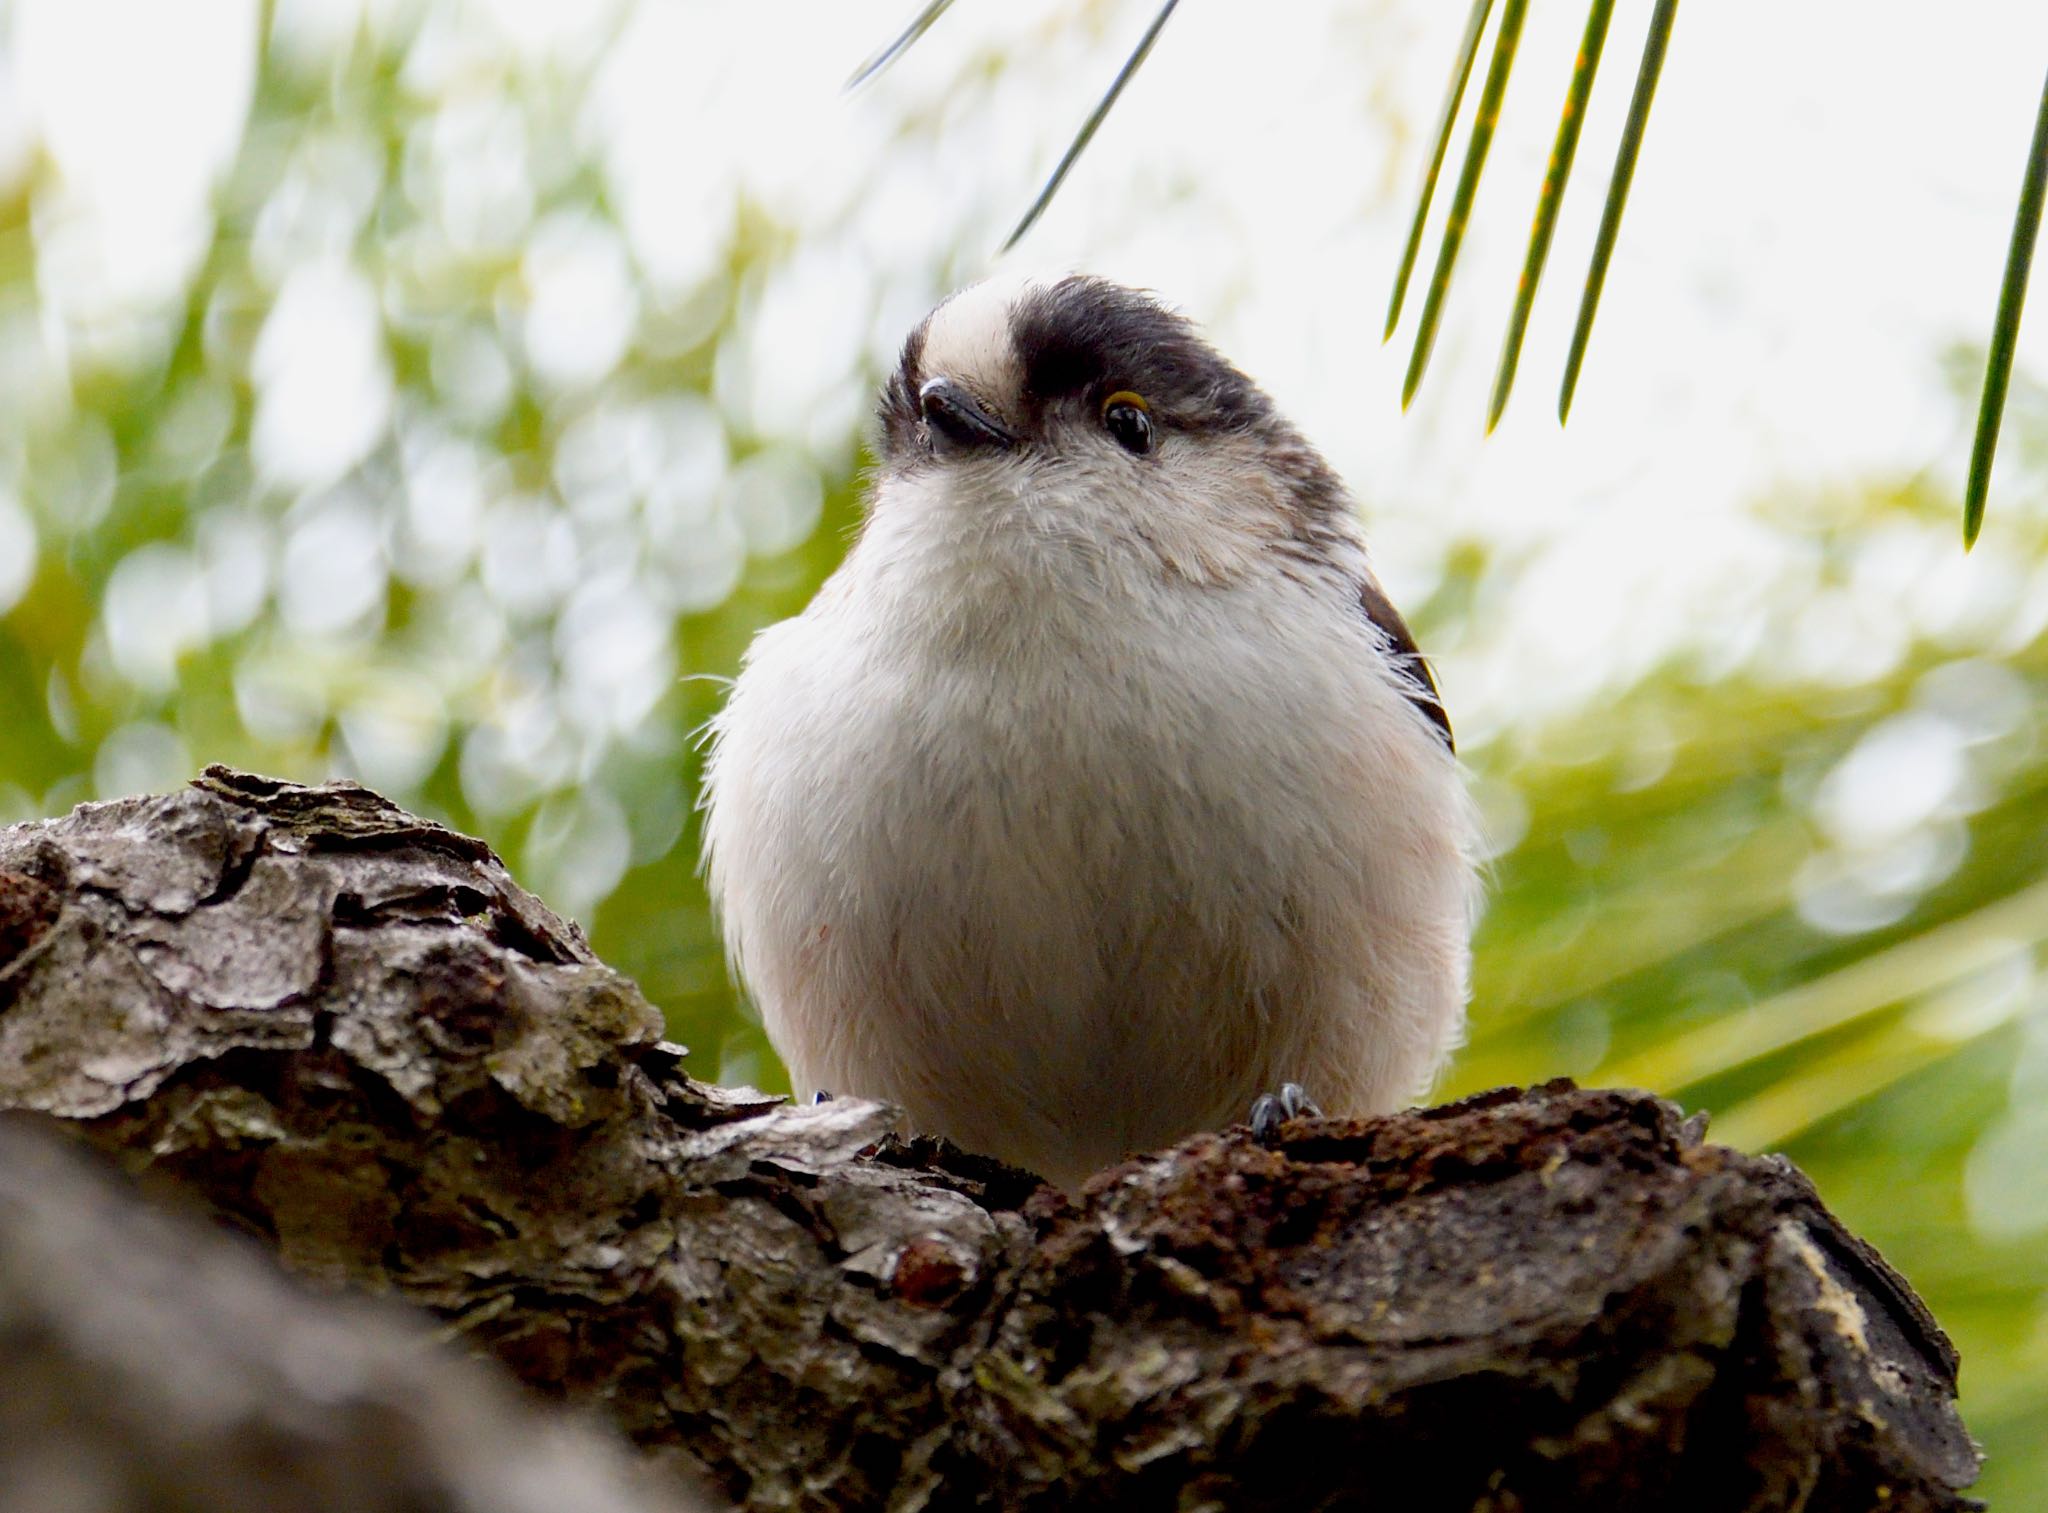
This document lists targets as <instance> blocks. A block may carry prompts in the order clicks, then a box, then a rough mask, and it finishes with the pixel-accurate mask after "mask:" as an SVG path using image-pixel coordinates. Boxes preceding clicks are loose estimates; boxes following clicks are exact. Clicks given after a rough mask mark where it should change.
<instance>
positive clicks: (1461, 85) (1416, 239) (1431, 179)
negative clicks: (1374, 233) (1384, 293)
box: [1380, 0, 1493, 341]
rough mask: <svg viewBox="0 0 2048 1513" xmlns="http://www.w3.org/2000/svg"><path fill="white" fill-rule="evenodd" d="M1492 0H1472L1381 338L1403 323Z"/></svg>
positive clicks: (1392, 332)
mask: <svg viewBox="0 0 2048 1513" xmlns="http://www.w3.org/2000/svg"><path fill="white" fill-rule="evenodd" d="M1492 10H1493V0H1472V14H1471V16H1470V18H1469V19H1468V20H1467V21H1466V22H1465V40H1464V41H1463V42H1461V43H1460V44H1459V45H1458V64H1457V67H1456V68H1454V69H1452V70H1451V87H1450V89H1449V90H1448V91H1447V92H1446V93H1445V95H1444V110H1443V116H1442V118H1441V119H1440V120H1438V122H1437V125H1436V146H1435V148H1434V149H1433V150H1432V151H1431V152H1430V155H1429V172H1428V173H1426V174H1424V175H1423V178H1422V195H1421V198H1420V199H1418V200H1417V201H1416V204H1415V223H1414V224H1413V225H1412V226H1410V227H1409V228H1408V245H1407V246H1406V247H1405V248H1404V249H1402V252H1401V268H1400V271H1399V272H1398V273H1396V274H1395V275H1394V297H1393V299H1392V300H1391V301H1390V302H1389V303H1388V305H1387V330H1386V334H1385V335H1384V336H1382V337H1381V338H1380V340H1381V341H1386V340H1388V339H1390V338H1391V337H1392V336H1393V334H1394V327H1396V326H1398V325H1399V324H1401V302H1402V300H1404V299H1406V298H1407V297H1408V277H1409V275H1410V274H1412V273H1413V272H1414V271H1415V255H1416V253H1418V252H1420V251H1421V250H1422V228H1423V225H1424V224H1425V223H1426V222H1427V221H1428V220H1429V204H1430V201H1431V200H1433V199H1434V198H1435V197H1436V180H1437V175H1438V174H1440V173H1441V172H1442V171H1443V166H1444V153H1445V152H1446V151H1447V150H1448V149H1449V147H1450V145H1451V127H1452V126H1453V125H1454V124H1455V123H1456V122H1457V119H1458V106H1459V104H1460V103H1461V102H1462V101H1463V100H1464V98H1465V85H1466V83H1467V82H1468V81H1469V80H1470V79H1471V77H1472V60H1473V59H1474V58H1476V57H1478V56H1479V37H1480V34H1481V33H1482V32H1484V31H1485V30H1486V18H1487V16H1488V15H1489V14H1490V13H1491V12H1492Z"/></svg>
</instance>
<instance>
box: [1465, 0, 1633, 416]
mask: <svg viewBox="0 0 2048 1513" xmlns="http://www.w3.org/2000/svg"><path fill="white" fill-rule="evenodd" d="M1613 15H1614V0H1593V4H1592V6H1591V7H1590V8H1589V9H1588V10H1587V12H1586V33H1585V35H1584V37H1582V38H1581V39H1580V41H1579V55H1578V61H1577V62H1575V63H1574V64H1573V65H1572V82H1571V86H1570V88H1568V89H1567V90H1566V91H1565V97H1564V114H1563V115H1561V116H1560V117H1559V118H1558V122H1557V138H1556V140H1555V141H1554V142H1552V144H1551V147H1550V163H1549V165H1548V166H1547V167H1546V168H1545V169H1544V171H1543V188H1542V191H1541V192H1540V193H1539V194H1538V195H1537V197H1536V220H1535V224H1534V225H1533V226H1531V227H1530V230H1529V252H1528V255H1527V256H1526V257H1525V258H1523V260H1522V276H1521V278H1520V279H1519V280H1518V281H1517V282H1516V284H1515V308H1514V311H1513V313H1512V314H1511V315H1510V316H1509V317H1508V334H1507V340H1506V341H1505V342H1503V343H1502V344H1501V350H1500V366H1499V368H1498V369H1497V370H1496V371H1495V372H1494V375H1493V399H1492V402H1491V403H1490V404H1489V405H1488V406H1487V411H1486V429H1487V430H1488V432H1491V431H1492V430H1493V428H1494V427H1495V426H1497V425H1499V424H1500V416H1501V411H1503V410H1505V409H1506V408H1507V404H1508V394H1509V392H1510V391H1511V390H1512V389H1513V388H1514V386H1515V369H1516V367H1517V366H1518V365H1519V364H1520V363H1521V360H1522V338H1523V337H1524V336H1525V335H1526V334H1527V332H1528V329H1529V312H1530V310H1531V309H1533V308H1534V307H1535V304H1536V285H1537V284H1538V283H1539V282H1541V280H1542V278H1543V264H1544V262H1545V260H1546V259H1548V258H1549V256H1550V239H1551V237H1552V236H1553V235H1554V234H1555V233H1556V231H1557V215H1558V211H1559V209H1560V208H1561V207H1562V206H1563V204H1564V189H1565V185H1566V184H1567V183H1568V182H1569V181H1570V179H1571V175H1572V159H1573V158H1574V157H1575V156H1576V155H1577V153H1578V150H1579V133H1580V131H1581V130H1582V129H1583V128H1584V126H1585V124H1586V101H1587V100H1588V99H1590V98H1591V97H1592V94H1593V76H1594V75H1595V74H1597V73H1598V72H1599V71H1600V52H1601V49H1602V48H1604V47H1605V46H1606V45H1607V23H1608V22H1609V20H1611V19H1612V18H1613Z"/></svg>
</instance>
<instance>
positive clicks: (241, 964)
mask: <svg viewBox="0 0 2048 1513" xmlns="http://www.w3.org/2000/svg"><path fill="white" fill-rule="evenodd" d="M682 1055H683V1053H682V1051H681V1050H680V1049H679V1048H677V1047H675V1046H671V1045H666V1044H664V1043H663V1042H662V1041H661V1039H660V1021H659V1017H658V1016H657V1015H656V1014H655V1012H654V1011H653V1010H652V1009H651V1008H650V1007H649V1006H648V1005H647V1004H646V1002H645V1001H644V1000H643V999H642V998H641V996H640V994H639V993H638V992H637V991H636V990H635V988H634V987H633V985H632V984H631V983H630V982H629V981H627V980H626V979H625V978H623V977H621V976H619V975H618V974H617V973H615V972H613V971H611V970H610V969H608V968H606V967H605V966H604V965H603V964H602V963H600V962H599V961H598V960H597V959H596V958H595V957H594V956H593V955H592V954H591V952H590V950H589V948H588V946H587V945H586V944H585V942H584V940H583V938H582V936H581V934H580V933H579V932H578V931H577V929H576V928H575V926H574V925H572V924H569V923H566V922H565V921H563V920H561V919H559V918H558V917H556V916H555V915H553V914H552V913H550V912H549V911H548V910H547V909H546V908H545V907H544V906H542V905H541V904H540V903H539V902H538V901H537V900H535V899H534V898H532V897H531V896H530V895H528V894H526V893H523V892H521V891H520V890H519V889H518V888H517V887H516V886H515V885H514V884H513V883H512V881H511V880H510V878H509V877H508V876H507V874H506V872H505V870H504V868H503V867H502V866H501V865H500V864H499V862H498V861H497V859H496V858H495V857H494V856H492V855H491V853H490V851H489V850H488V849H487V848H485V847H484V846H483V845H482V844H481V843H480V842H477V841H475V840H471V839H469V838H467V837H464V836H461V835H458V834H456V833H454V832H452V831H449V830H446V829H444V828H442V827H440V826H437V825H434V824H431V823H428V822H426V821H423V820H420V819H416V818H414V817H412V816H410V815H408V814H405V813H404V812H402V811H400V810H398V809H397V808H395V807H394V806H392V805H391V804H389V803H388V802H386V801H385V800H383V799H381V798H379V797H378V796H377V795H375V794H373V793H371V792H369V791H367V790H365V789H362V788H359V787H354V786H350V785H346V784H337V785H332V786H328V787H322V788H303V787H296V786H292V785H288V784H283V783H278V782H273V781H270V780H267V779H262V778H256V777H251V776H247V775H243V774H239V773H234V772H229V771H226V770H223V769H219V768H215V769H210V770H209V771H208V773H207V774H206V775H205V776H204V777H203V778H202V779H200V780H199V781H198V782H197V783H196V784H194V785H193V786H192V787H191V788H189V789H187V790H185V791H183V792H180V793H177V794H173V795H170V796H167V797H162V798H146V799H131V800H124V801H121V802H118V803H112V804H99V805H88V806H86V807H84V808H81V809H80V810H78V811H76V812H75V813H74V814H72V815H71V816H69V817H68V818H65V819H62V820H56V821H50V822H45V823H38V824H33V825H25V826H18V827H15V828H13V829H11V830H8V831H4V832H0V1105H6V1106H16V1107H22V1108H28V1109H35V1110H40V1111H42V1112H43V1113H45V1114H48V1115H54V1116H56V1117H58V1118H59V1119H62V1120H67V1121H71V1122H72V1123H73V1125H74V1126H75V1128H76V1129H77V1131H78V1132H80V1133H81V1134H82V1135H83V1137H84V1138H86V1139H87V1140H89V1141H90V1142H91V1143H93V1144H95V1145H97V1146H99V1147H101V1148H103V1149H105V1150H107V1151H109V1152H111V1153H113V1154H114V1156H115V1157H116V1158H117V1159H119V1160H120V1161H121V1162H123V1163H124V1164H125V1165H127V1166H128V1167H129V1168H131V1169H135V1170H143V1169H146V1170H148V1171H150V1172H152V1173H154V1174H157V1175H158V1176H161V1177H168V1178H171V1179H173V1180H174V1181H175V1182H176V1183H178V1184H179V1185H181V1186H182V1187H183V1188H184V1189H186V1190H187V1191H189V1192H190V1193H192V1194H194V1195H196V1196H197V1197H198V1198H199V1199H201V1200H202V1201H203V1202H204V1204H205V1205H206V1206H207V1207H209V1208H210V1209H211V1210H212V1211H213V1212H214V1213H215V1214H217V1215H219V1216H220V1217H222V1218H224V1219H225V1220H227V1221H228V1222H230V1223H232V1224H234V1225H236V1226H238V1227H240V1228H241V1229H244V1230H246V1231H248V1232H250V1233H252V1234H254V1235H256V1236H258V1237H259V1238H260V1239H261V1240H263V1241H264V1242H265V1243H266V1244H268V1245H269V1246H270V1247H271V1248H272V1249H273V1250H274V1252H275V1253H276V1255H277V1256H278V1257H279V1258H280V1259H281V1260H282V1262H283V1263H284V1265H285V1266H286V1267H287V1268H289V1269H290V1270H292V1271H294V1272H297V1273H298V1274H299V1275H300V1276H302V1277H307V1278H312V1279H315V1280H316V1281H318V1282H322V1283H327V1284H333V1285H337V1286H339V1285H343V1284H345V1285H347V1286H350V1287H353V1288H358V1289H365V1290H368V1291H371V1292H375V1293H381V1294H387V1295H393V1296H396V1297H400V1298H404V1299H407V1300H409V1301H411V1302H413V1303H415V1304H418V1305H421V1306H423V1307H425V1308H427V1309H429V1310H431V1311H432V1312H433V1313H434V1314H436V1315H438V1316H439V1317H440V1318H441V1319H443V1320H446V1321H448V1322H449V1323H450V1325H451V1326H452V1327H453V1329H454V1330H455V1331H456V1332H457V1333H459V1334H460V1335H461V1336H462V1337H463V1338H464V1339H466V1340H467V1341H468V1342H469V1343H471V1344H472V1345H474V1346H475V1347H477V1348H478V1349H481V1350H486V1351H488V1352H490V1353H492V1354H494V1355H495V1356H496V1357H497V1358H498V1359H499V1360H501V1361H503V1362H505V1363H506V1364H507V1365H508V1366H510V1368H511V1369H512V1370H513V1371H514V1372H515V1373H516V1374H517V1375H518V1376H519V1377H521V1378H522V1379H523V1380H525V1381H526V1382H527V1383H529V1384H531V1385H532V1386H534V1387H536V1388H540V1389H543V1390H544V1391H547V1392H549V1393H551V1394H555V1395H558V1396H561V1397H565V1398H568V1399H570V1400H572V1401H574V1402H576V1403H579V1404H583V1405H586V1406H588V1407H590V1408H593V1409H595V1410H598V1411H600V1412H602V1413H604V1414H606V1415H608V1416H609V1417H610V1418H611V1419H612V1420H613V1421H615V1422H616V1423H617V1424H619V1425H620V1426H621V1427H622V1428H623V1429H624V1430H625V1431H626V1432H627V1433H628V1434H629V1435H630V1436H631V1437H632V1438H633V1439H634V1440H636V1441H637V1442H638V1443H640V1444H641V1445H642V1446H644V1447H647V1448H648V1449H649V1450H651V1451H654V1452H656V1453H658V1454H664V1455H671V1456H675V1457H677V1458H679V1459H681V1460H683V1461H685V1462H686V1463H688V1464H691V1465H697V1466H701V1467H703V1468H704V1469H705V1470H706V1471H707V1472H708V1474H709V1475H710V1477H711V1479H712V1480H713V1481H714V1482H715V1483H717V1484H719V1485H721V1486H723V1487H724V1488H725V1489H726V1490H727V1491H729V1492H730V1493H731V1494H732V1495H734V1496H736V1497H738V1498H740V1499H742V1500H743V1501H744V1502H745V1504H746V1505H747V1506H748V1507H750V1508H760V1509H783V1508H788V1509H827V1508H832V1509H840V1508H883V1507H887V1508H897V1509H912V1508H980V1507H1004V1508H1052V1507H1060V1508H1093V1507H1100V1508H1127V1509H1146V1508H1161V1509H1164V1508H1177V1509H1197V1508H1215V1509H1262V1508H1274V1509H1282V1508H1284V1509H1288V1510H1290V1513H1301V1510H1305V1509H1317V1508H1368V1507H1379V1508H1387V1507H1396V1508H1401V1509H1403V1510H1424V1509H1438V1508H1442V1509H1461V1510H1462V1509H1480V1510H1493V1513H1508V1510H1517V1509H1552V1508H1571V1509H1574V1510H1584V1509H1588V1508H1659V1509H1680V1510H1683V1509H1701V1510H1705V1509H1714V1510H1722V1509H1757V1510H1762V1509H1802V1510H1805V1513H1823V1510H1845V1513H1846V1510H1851V1509H1855V1510H1863V1509H1868V1508H1872V1507H1877V1506H1880V1505H1882V1506H1884V1507H1886V1508H1890V1509H1901V1510H1905V1509H1954V1508H1963V1507H1968V1506H1971V1504H1970V1503H1969V1502H1968V1500H1967V1499H1965V1498H1964V1497H1963V1496H1962V1495H1961V1493H1960V1489H1961V1488H1963V1487H1965V1486H1966V1485H1967V1484H1968V1483H1969V1481H1970V1480H1971V1479H1972V1477H1973V1476H1974V1475H1975V1472H1976V1466H1977V1456H1976V1452H1975V1449H1974V1447H1973V1446H1972V1444H1971V1443H1970V1440H1969V1438H1968V1436H1967V1434H1966V1433H1965V1431H1964V1429H1963V1426H1962V1424H1961V1422H1960V1420H1959V1418H1958V1417H1957V1414H1956V1411H1955V1406H1954V1389H1955V1367H1956V1361H1955V1355H1954V1352H1953V1350H1952V1349H1951V1347H1950V1345H1949V1342H1948V1340H1947V1339H1946V1337H1945V1336H1944V1335H1943V1334H1942V1332H1941V1330H1940V1328H1939V1327H1938V1326H1937V1325H1936V1323H1935V1321H1934V1320H1933V1319H1932V1318H1931V1317H1930V1316H1929V1315H1928V1313H1927V1311H1926V1309H1925V1308H1924V1307H1923V1306H1922V1305H1921V1304H1920V1302H1919V1300H1918V1299H1917V1298H1915V1297H1914V1295H1913V1294H1912V1292H1911V1291H1910V1289H1909V1288H1908V1287H1907V1286H1906V1285H1905V1283H1904V1282H1903V1281H1902V1280H1901V1279H1900V1278H1899V1277H1898V1276H1897V1275H1896V1274H1895V1273H1894V1272H1892V1271H1891V1270H1890V1268H1888V1267H1887V1266H1886V1265H1885V1264H1884V1262H1883V1261H1882V1260H1881V1259H1880V1258H1879V1257H1878V1256H1877V1255H1876V1254H1875V1253H1874V1252H1872V1251H1871V1250H1870V1249H1869V1248H1868V1247H1867V1246H1865V1245H1863V1244H1862V1243H1861V1242H1860V1241H1858V1240H1857V1239H1856V1238H1855V1237H1853V1236H1852V1235H1850V1234H1848V1233H1847V1232H1846V1231H1844V1230H1843V1229H1842V1227H1841V1226H1840V1225H1839V1224H1838V1223H1837V1222H1836V1221H1835V1220H1834V1218H1833V1217H1832V1216H1831V1215H1830V1214H1829V1213H1828V1212H1827V1210H1826V1209H1825V1208H1824V1207H1823V1206H1822V1204H1821V1203H1820V1201H1819V1199H1818V1198H1817V1197H1816V1196H1815V1194H1814V1192H1813V1190H1812V1188H1811V1187H1810V1186H1809V1185H1808V1184H1807V1182H1806V1181H1805V1179H1804V1178H1803V1177H1801V1176H1800V1174H1799V1173H1798V1172H1796V1171H1795V1170H1793V1169H1792V1168H1791V1167H1790V1166H1788V1165H1786V1164H1785V1163H1783V1162H1781V1161H1775V1160H1768V1159H1758V1158H1754V1157H1748V1156H1743V1155H1740V1154H1737V1153H1735V1152H1733V1151H1729V1150H1726V1149H1723V1148H1720V1147H1717V1146H1713V1145H1709V1144H1705V1143H1703V1142H1702V1140H1701V1132H1700V1128H1699V1126H1698V1124H1697V1123H1696V1122H1689V1121H1687V1120H1685V1119H1683V1118H1682V1117H1681V1116H1680V1114H1679V1112H1678V1111H1677V1110H1676V1109H1674V1108H1673V1107H1672V1106H1671V1105H1669V1104H1667V1103H1664V1102H1662V1101H1660V1100H1658V1099H1655V1098H1652V1097H1650V1096H1648V1095H1645V1094H1640V1093H1630V1092H1615V1091H1583V1090H1578V1089H1575V1088H1572V1087H1570V1086H1569V1085H1567V1084H1552V1085H1549V1086H1546V1087H1541V1088H1537V1089H1534V1090H1531V1091H1528V1092H1517V1091H1506V1092H1501V1093H1496V1094H1489V1095H1486V1096H1482V1097H1478V1098H1473V1099H1468V1100H1466V1101H1465V1102H1463V1103H1459V1104H1453V1105H1451V1106H1449V1107H1445V1108H1439V1109H1430V1110H1424V1111H1418V1112H1413V1113H1407V1114H1402V1115H1396V1116H1392V1117H1388V1118H1382V1119H1372V1120H1364V1121H1358V1122H1343V1121H1334V1120H1317V1121H1298V1122H1296V1123H1294V1124H1292V1125H1289V1126H1287V1127H1286V1128H1285V1129H1284V1130H1283V1132H1282V1137H1281V1139H1280V1141H1279V1142H1278V1144H1277V1145H1276V1147H1275V1148H1271V1149H1268V1148H1264V1147H1261V1146H1259V1145H1258V1144H1256V1143H1254V1142H1253V1141H1252V1140H1251V1139H1250V1138H1249V1136H1248V1135H1246V1134H1245V1133H1244V1132H1242V1131H1235V1132H1225V1133H1220V1134H1215V1135H1204V1136H1199V1137H1196V1138H1194V1139H1191V1140H1189V1141H1187V1142H1185V1143H1184V1144H1182V1145H1181V1146H1179V1147H1178V1148H1176V1149H1174V1150H1170V1151H1167V1152H1164V1153H1160V1154H1156V1155H1150V1156H1144V1157H1140V1158H1136V1159H1134V1160H1132V1161H1130V1162H1127V1163H1126V1164H1124V1165H1123V1166H1121V1167H1118V1168H1115V1169H1113V1170H1112V1171H1110V1172H1108V1173H1105V1174H1103V1175H1102V1176H1100V1177H1098V1178H1096V1179H1095V1180H1094V1181H1093V1182H1092V1183H1091V1184H1090V1185H1089V1186H1088V1188H1087V1189H1086V1190H1085V1191H1084V1192H1083V1193H1081V1194H1080V1195H1078V1196H1075V1197H1072V1198H1068V1197H1063V1196H1062V1195H1060V1194H1058V1193H1056V1192H1054V1191H1052V1190H1050V1189H1046V1188H1043V1187H1041V1186H1040V1185H1039V1184H1038V1183H1037V1182H1036V1181H1035V1180H1034V1179H1032V1178H1031V1177H1029V1176H1028V1175H1026V1174H1024V1173H1021V1172H1017V1171H1014V1170H1011V1169H1008V1168H1005V1167H1002V1166H999V1165H997V1164H995V1163H992V1162H989V1161H985V1160H981V1159H978V1158H975V1157H971V1156H967V1155H964V1154H962V1153H960V1152H957V1151H953V1150H950V1149H947V1148H943V1147H940V1146H938V1145H936V1144H934V1143H931V1142H926V1141H912V1142H908V1143H906V1142H902V1141H898V1140H896V1139H895V1138H893V1137H888V1136H886V1134H885V1132H886V1130H887V1128H888V1125H889V1113H888V1111H887V1110H885V1109H883V1108H880V1107H877V1106H875V1105H871V1104H867V1103H862V1102H858V1101H851V1100H848V1101H840V1102H835V1103H830V1104H826V1105H823V1106H821V1107H817V1108H791V1107H787V1106H784V1105H781V1104H779V1103H777V1102H775V1101H774V1100H771V1099H767V1098H764V1097H762V1096H760V1095H757V1094H754V1093H751V1092H747V1091H727V1090H721V1089H717V1088H712V1087H707V1086H705V1085H703V1084H700V1083H697V1082H695V1081H692V1080H691V1079H690V1078H688V1077H687V1076H685V1075H684V1074H683V1073H682V1071H681V1069H680V1062H681V1059H682ZM112 1285H120V1283H119V1281H118V1279H114V1280H113V1283H112Z"/></svg>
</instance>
